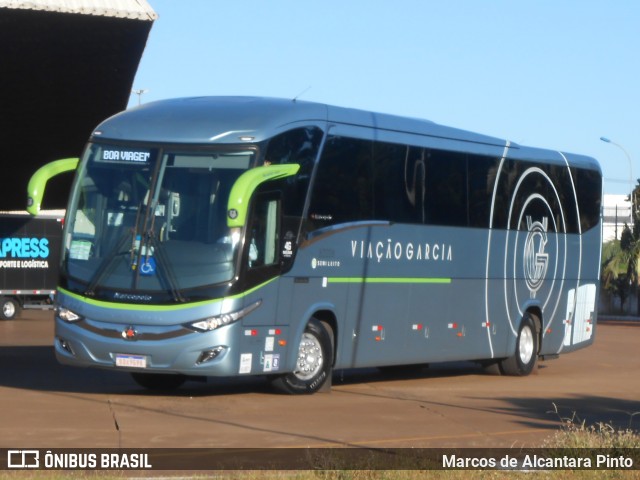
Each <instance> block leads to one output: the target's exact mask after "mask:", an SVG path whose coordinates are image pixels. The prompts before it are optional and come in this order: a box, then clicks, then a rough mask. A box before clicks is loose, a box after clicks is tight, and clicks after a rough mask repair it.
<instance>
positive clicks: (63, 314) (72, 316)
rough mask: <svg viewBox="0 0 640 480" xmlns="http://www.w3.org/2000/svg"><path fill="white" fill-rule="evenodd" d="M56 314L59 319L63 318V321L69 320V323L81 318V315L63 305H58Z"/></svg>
mask: <svg viewBox="0 0 640 480" xmlns="http://www.w3.org/2000/svg"><path fill="white" fill-rule="evenodd" d="M56 315H57V316H58V318H59V319H60V320H64V321H65V322H69V323H72V322H77V321H79V320H82V317H81V316H80V315H78V314H77V313H75V312H72V311H71V310H69V309H68V308H64V307H58V308H57V311H56Z"/></svg>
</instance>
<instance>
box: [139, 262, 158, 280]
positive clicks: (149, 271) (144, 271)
mask: <svg viewBox="0 0 640 480" xmlns="http://www.w3.org/2000/svg"><path fill="white" fill-rule="evenodd" d="M155 274H156V260H155V259H154V258H153V257H149V258H147V259H146V260H145V259H143V260H142V263H141V264H140V275H145V276H151V275H155Z"/></svg>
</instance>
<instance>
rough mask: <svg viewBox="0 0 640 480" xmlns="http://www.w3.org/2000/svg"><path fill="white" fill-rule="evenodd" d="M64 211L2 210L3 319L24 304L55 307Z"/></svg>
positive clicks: (0, 316) (0, 295)
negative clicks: (37, 213)
mask: <svg viewBox="0 0 640 480" xmlns="http://www.w3.org/2000/svg"><path fill="white" fill-rule="evenodd" d="M62 218H63V215H62V213H60V214H45V215H42V216H38V217H32V216H31V215H29V214H27V213H26V212H24V213H22V212H4V213H0V319H3V320H8V319H12V318H15V317H17V316H18V315H19V314H20V311H21V310H22V309H23V308H38V309H48V308H53V296H54V295H55V291H56V284H57V281H58V269H59V263H60V249H61V247H62V225H63V222H62Z"/></svg>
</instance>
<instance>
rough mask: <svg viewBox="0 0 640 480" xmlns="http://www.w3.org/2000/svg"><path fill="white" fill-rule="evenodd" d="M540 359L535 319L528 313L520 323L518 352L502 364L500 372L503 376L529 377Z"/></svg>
mask: <svg viewBox="0 0 640 480" xmlns="http://www.w3.org/2000/svg"><path fill="white" fill-rule="evenodd" d="M537 359H538V335H537V333H536V325H535V322H534V321H533V318H532V317H531V315H529V314H528V313H527V314H525V316H524V317H523V318H522V322H520V329H519V330H518V338H517V340H516V351H515V352H514V354H513V355H512V356H510V357H509V358H505V359H504V360H502V361H501V362H500V371H501V372H502V374H503V375H514V376H521V377H522V376H525V375H529V374H530V373H531V372H532V371H533V368H534V367H535V365H536V360H537Z"/></svg>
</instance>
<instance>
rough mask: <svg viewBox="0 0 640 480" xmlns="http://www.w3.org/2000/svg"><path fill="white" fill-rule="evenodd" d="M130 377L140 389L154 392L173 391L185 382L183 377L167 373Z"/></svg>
mask: <svg viewBox="0 0 640 480" xmlns="http://www.w3.org/2000/svg"><path fill="white" fill-rule="evenodd" d="M131 376H132V377H133V379H134V380H135V381H136V383H137V384H138V385H140V386H141V387H144V388H147V389H149V390H155V391H167V390H175V389H176V388H178V387H180V386H181V385H182V384H183V383H184V382H186V381H187V377H185V376H184V375H172V374H168V373H138V372H133V373H131Z"/></svg>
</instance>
